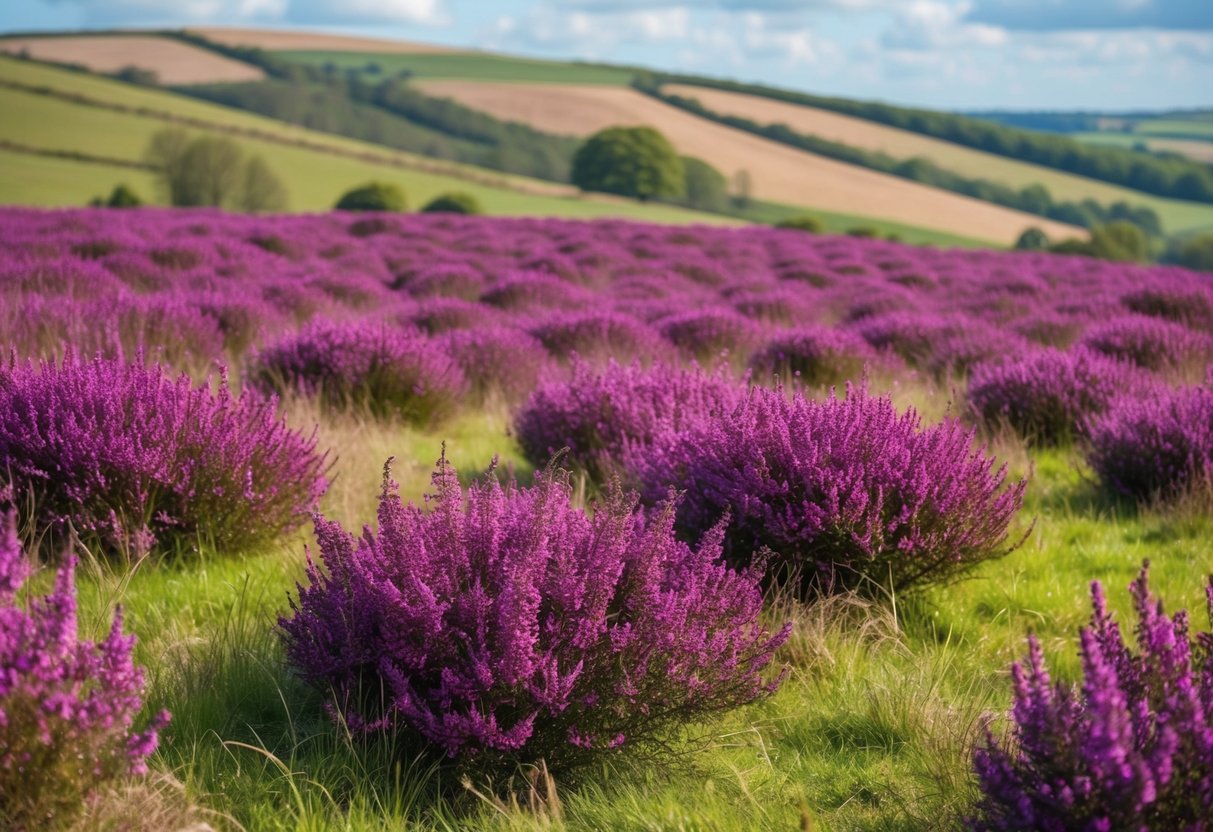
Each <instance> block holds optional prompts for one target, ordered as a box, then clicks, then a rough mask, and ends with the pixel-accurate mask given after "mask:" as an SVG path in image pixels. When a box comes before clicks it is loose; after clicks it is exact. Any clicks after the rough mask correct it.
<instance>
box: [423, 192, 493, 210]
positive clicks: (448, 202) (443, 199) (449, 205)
mask: <svg viewBox="0 0 1213 832" xmlns="http://www.w3.org/2000/svg"><path fill="white" fill-rule="evenodd" d="M421 213H423V214H483V213H484V209H483V208H481V207H480V200H478V199H476V197H474V196H472V195H471V194H464V193H457V192H452V193H449V194H441V195H439V196H436V197H434V198H433V199H431V200H430V201H429V202H427V203H426V204H425V207H423V208H422V209H421Z"/></svg>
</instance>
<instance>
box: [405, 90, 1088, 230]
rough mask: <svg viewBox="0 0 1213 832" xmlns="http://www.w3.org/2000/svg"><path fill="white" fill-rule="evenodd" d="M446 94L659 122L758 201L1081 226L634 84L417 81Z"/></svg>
mask: <svg viewBox="0 0 1213 832" xmlns="http://www.w3.org/2000/svg"><path fill="white" fill-rule="evenodd" d="M417 85H418V86H419V87H420V88H421V89H422V90H423V91H425V92H427V93H430V94H431V95H435V96H448V97H451V98H454V99H455V100H456V101H459V102H460V103H462V104H465V105H467V106H469V107H472V108H474V109H478V110H484V111H487V112H489V113H491V114H493V115H495V116H497V117H499V118H513V119H517V120H519V121H523V122H525V123H527V124H530V125H532V126H534V127H537V128H539V129H541V130H544V131H547V132H551V133H560V134H569V135H577V136H586V135H589V134H591V133H593V132H595V131H596V130H599V129H601V128H603V127H609V126H612V125H617V124H629V125H631V124H647V125H651V126H653V127H656V128H657V129H659V130H660V131H661V132H662V133H664V134H665V135H666V137H667V138H669V139H670V141H671V142H672V143H673V144H674V146H675V147H676V148H677V149H678V150H679V152H681V153H683V154H685V155H689V156H697V157H699V158H701V159H703V160H705V161H707V162H709V163H710V164H712V165H713V166H715V167H716V168H718V169H719V170H720V171H721V172H722V173H724V174H725V175H726V176H728V177H735V176H736V175H737V174H738V173H739V172H741V171H746V172H747V173H748V174H749V176H750V179H751V183H752V189H753V194H754V196H755V197H756V198H758V199H763V200H769V201H771V202H777V203H782V204H785V205H798V206H803V207H806V208H812V209H822V210H826V211H833V212H842V213H850V214H858V215H866V216H872V217H877V218H881V219H887V220H892V221H896V222H902V223H908V224H915V225H923V226H926V227H929V228H934V229H938V230H941V231H947V232H950V233H953V234H962V235H966V236H970V237H977V238H979V239H986V240H991V241H996V242H999V243H1002V244H1010V243H1012V242H1014V241H1015V238H1016V237H1018V236H1019V234H1020V233H1021V232H1022V231H1023V230H1024V229H1025V228H1026V227H1028V226H1030V225H1038V226H1040V227H1042V228H1044V229H1045V230H1046V232H1047V233H1049V234H1050V235H1055V236H1072V235H1076V234H1080V233H1081V231H1080V230H1079V229H1076V228H1074V227H1072V226H1066V225H1062V224H1061V223H1050V222H1049V221H1047V220H1044V219H1042V218H1040V217H1035V216H1032V215H1029V214H1024V213H1021V212H1019V211H1012V210H1010V209H1007V208H1002V207H999V206H996V205H992V204H990V203H987V202H981V201H980V200H976V199H970V198H967V197H963V196H959V195H957V194H953V193H949V192H947V191H942V190H939V189H936V188H931V187H927V186H925V185H920V184H918V183H915V182H910V181H908V180H905V179H900V178H897V177H894V176H888V175H885V174H881V173H877V172H874V171H870V170H867V169H864V168H860V167H857V166H855V165H848V164H845V163H843V162H837V161H834V160H832V159H826V158H824V157H821V156H815V155H813V154H810V153H805V152H803V151H799V150H795V149H793V148H789V147H786V146H784V145H781V144H779V143H777V142H773V141H770V140H767V139H763V138H759V137H756V136H752V135H749V134H747V133H744V132H742V131H740V130H735V129H732V128H729V127H725V126H722V125H718V124H713V123H712V122H709V121H706V120H704V119H700V118H697V117H695V116H693V115H690V114H688V113H684V112H682V111H680V110H678V109H676V108H674V107H670V106H668V105H665V104H663V103H661V102H659V101H656V100H654V99H651V98H649V97H647V96H645V95H643V94H641V93H639V92H637V91H635V90H633V89H630V88H628V87H618V86H606V85H576V84H558V85H551V84H534V83H529V84H528V83H506V82H488V81H451V80H432V81H431V80H421V81H418V82H417Z"/></svg>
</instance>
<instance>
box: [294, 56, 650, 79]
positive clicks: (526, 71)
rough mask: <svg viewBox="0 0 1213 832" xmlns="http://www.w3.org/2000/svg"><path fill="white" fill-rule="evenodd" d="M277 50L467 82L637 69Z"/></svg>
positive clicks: (624, 74) (617, 74) (317, 62)
mask: <svg viewBox="0 0 1213 832" xmlns="http://www.w3.org/2000/svg"><path fill="white" fill-rule="evenodd" d="M274 54H276V55H278V56H279V57H282V58H287V59H290V60H294V61H299V62H301V63H307V64H311V65H313V66H324V65H325V64H329V63H331V64H334V65H335V66H337V67H338V68H339V69H341V70H347V69H356V70H360V71H361V72H362V74H363V76H364V77H366V78H367V80H374V79H375V78H376V77H385V78H386V77H391V76H393V75H397V74H399V73H400V72H402V71H406V70H407V71H408V72H411V73H412V74H413V75H414V76H416V77H418V78H455V79H461V80H467V81H526V82H533V83H549V84H603V85H608V86H622V85H625V84H628V83H631V80H632V77H633V75H635V73H634V72H633V71H632V70H629V69H623V68H620V67H611V66H599V65H591V64H581V63H565V62H562V61H543V60H536V59H533V58H514V57H510V56H508V55H490V54H486V53H481V52H460V53H452V54H424V55H402V54H398V53H392V54H374V53H367V52H341V51H332V52H330V51H321V50H286V51H277V52H275V53H274ZM371 63H374V64H377V65H378V67H379V72H375V73H372V72H367V71H366V67H367V65H368V64H371Z"/></svg>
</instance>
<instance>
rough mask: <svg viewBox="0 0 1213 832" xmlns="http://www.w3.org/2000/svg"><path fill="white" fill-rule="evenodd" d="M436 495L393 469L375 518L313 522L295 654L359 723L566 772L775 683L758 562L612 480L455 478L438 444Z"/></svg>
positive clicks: (293, 633) (451, 749)
mask: <svg viewBox="0 0 1213 832" xmlns="http://www.w3.org/2000/svg"><path fill="white" fill-rule="evenodd" d="M433 487H434V491H435V493H434V494H433V495H432V497H430V498H429V502H430V503H431V507H432V510H431V511H428V512H427V511H424V510H423V509H422V508H420V507H418V506H415V505H412V504H410V505H408V506H405V505H403V504H402V503H401V501H400V498H399V497H398V495H397V493H396V486H395V484H394V483H392V482H390V480H389V479H388V476H387V472H386V470H385V475H384V486H383V492H382V495H381V498H380V504H379V517H378V521H379V524H378V525H379V529H378V533H377V534H376V533H374V532H372V531H371V530H370V529H369V527H368V528H367V529H365V530H364V531H363V533H362V536H361V537H359V538H355V537H353V536H351V535H349V534H348V533H347V532H345V531H344V530H343V529H342V528H341V527H340V526H339V525H338V524H336V523H334V522H331V521H328V520H324V519H322V518H318V519H317V522H316V536H317V541H318V545H319V548H320V555H321V559H322V563H323V568H321V566H320V565H317V564H315V563H312V562H311V561H310V559H309V564H308V570H307V585H306V586H303V585H301V586H299V587H298V596H299V597H298V601H297V602H296V601H292V615H290V616H289V617H283V618H282V619H280V625H281V628H282V631H283V633H284V637H285V642H286V651H287V658H288V661H289V662H290V663H291V665H292V666H293V667H294V668H295V669H296V670H297V671H298V672H299V674H300V675H301V676H302V677H303V678H304V679H305V680H307V681H308V682H310V683H312V684H314V685H316V686H318V687H320V688H322V689H324V690H327V691H330V692H331V695H332V699H331V700H330V702H329V705H328V710H329V713H330V715H331V716H333V717H334V718H335V719H339V720H340V721H341V723H342V724H343V725H346V726H348V727H349V729H350V730H352V731H354V732H356V733H370V734H377V733H386V732H407V733H412V734H416V735H419V736H421V737H423V738H424V739H425V740H427V741H429V742H430V743H432V744H433V745H434V746H436V747H437V748H438V749H440V750H441V751H443V752H445V753H446V754H447V755H449V756H451V757H459V758H463V759H465V760H474V761H476V762H478V763H479V764H481V765H484V764H486V763H489V764H491V763H494V762H497V761H501V762H506V763H517V762H524V763H533V762H537V761H539V760H544V761H546V763H547V765H548V766H549V767H552V768H555V769H566V770H567V769H568V768H570V767H572V766H575V765H577V764H579V763H582V762H585V761H587V760H589V759H592V758H593V757H595V756H597V755H600V754H603V753H606V752H610V751H613V750H615V749H618V748H629V747H642V748H643V747H653V746H654V744H655V742H656V741H658V740H659V738H660V737H661V735H662V733H663V732H664V731H666V730H668V729H670V728H673V727H677V726H679V725H681V724H684V723H687V722H691V721H696V720H701V719H704V718H706V717H708V716H710V715H712V714H715V713H717V712H720V711H723V710H726V709H728V708H732V707H735V706H738V705H742V704H745V703H747V702H750V701H752V700H754V699H756V698H759V697H761V696H763V695H765V694H766V693H768V692H770V691H771V690H773V689H774V687H775V685H776V684H777V683H778V679H776V680H775V681H769V680H768V679H766V678H765V677H764V671H765V669H766V668H767V666H768V665H769V663H770V661H771V656H772V653H773V651H774V650H775V648H777V647H778V646H779V645H780V644H781V643H782V642H783V641H784V639H785V638H786V637H787V633H788V630H787V629H786V628H785V629H784V630H782V631H780V632H779V633H777V634H775V635H772V634H770V633H768V632H767V631H766V630H764V629H763V627H762V625H761V623H760V622H759V617H760V612H761V607H762V599H761V593H760V591H759V588H758V579H759V575H758V574H757V573H756V572H755V571H753V570H746V571H742V572H735V571H733V570H731V569H729V568H727V567H725V566H724V565H722V564H721V563H720V562H719V555H720V535H719V533H716V534H714V535H708V536H707V537H706V538H705V540H704V541H703V543H702V544H701V545H700V546H699V547H698V548H697V549H691V548H690V547H688V546H686V545H685V544H682V543H679V542H677V541H676V540H675V539H674V537H673V529H672V515H673V507H672V506H666V507H664V508H662V509H659V510H657V511H656V512H655V513H654V514H652V515H651V517H650V518H649V519H648V521H647V522H646V521H644V520H642V518H641V515H639V514H637V513H636V510H635V501H634V499H632V498H629V497H627V496H625V495H624V494H623V493H622V492H620V490H619V489H618V488H613V489H611V490H610V492H609V493H608V495H607V496H606V498H605V499H604V500H603V501H601V502H600V503H599V504H598V505H597V506H596V507H595V510H594V511H593V514H592V515H587V514H585V513H584V512H582V511H580V510H579V509H576V508H574V507H573V505H572V503H571V498H572V489H571V487H570V484H569V477H568V474H567V473H563V472H559V471H551V470H549V471H545V472H544V473H542V474H540V475H538V477H537V480H536V485H535V486H534V487H533V488H520V487H518V486H516V485H505V486H503V485H501V484H500V483H499V482H498V481H497V480H496V478H493V477H489V478H486V479H484V480H482V481H480V482H478V483H475V484H473V485H471V486H470V487H469V488H467V489H466V491H465V490H464V489H462V488H461V487H460V485H459V481H458V478H457V477H456V476H455V472H454V470H452V469H451V467H450V466H449V465H448V464H447V463H446V461H445V460H440V461H439V463H438V468H437V471H436V472H435V474H434V478H433Z"/></svg>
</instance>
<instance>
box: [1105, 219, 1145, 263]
mask: <svg viewBox="0 0 1213 832" xmlns="http://www.w3.org/2000/svg"><path fill="white" fill-rule="evenodd" d="M1091 246H1092V248H1093V249H1094V252H1095V256H1096V257H1101V258H1103V259H1104V260H1127V261H1131V262H1134V263H1144V262H1146V261H1147V260H1149V259H1150V240H1149V238H1148V237H1147V236H1146V234H1145V232H1144V231H1142V230H1141V229H1140V228H1138V227H1137V226H1136V225H1134V224H1133V223H1131V222H1128V221H1127V220H1118V221H1116V222H1110V223H1108V224H1107V225H1097V226H1095V227H1094V228H1092V229H1091Z"/></svg>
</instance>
